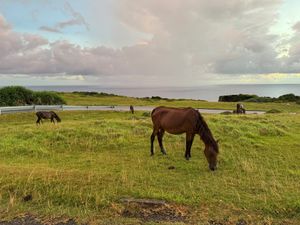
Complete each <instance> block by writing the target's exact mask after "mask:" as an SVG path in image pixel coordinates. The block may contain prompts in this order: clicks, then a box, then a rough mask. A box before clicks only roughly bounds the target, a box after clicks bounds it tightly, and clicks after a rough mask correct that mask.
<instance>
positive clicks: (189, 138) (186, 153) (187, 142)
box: [185, 133, 195, 160]
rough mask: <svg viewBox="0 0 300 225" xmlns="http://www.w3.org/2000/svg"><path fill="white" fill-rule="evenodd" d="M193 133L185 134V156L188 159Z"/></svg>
mask: <svg viewBox="0 0 300 225" xmlns="http://www.w3.org/2000/svg"><path fill="white" fill-rule="evenodd" d="M194 137H195V134H188V133H187V134H186V146H185V158H186V160H189V159H190V158H191V157H192V156H191V147H192V144H193V141H194Z"/></svg>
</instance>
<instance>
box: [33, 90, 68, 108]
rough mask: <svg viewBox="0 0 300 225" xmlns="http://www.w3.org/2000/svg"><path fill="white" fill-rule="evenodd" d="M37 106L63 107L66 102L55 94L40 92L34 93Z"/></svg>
mask: <svg viewBox="0 0 300 225" xmlns="http://www.w3.org/2000/svg"><path fill="white" fill-rule="evenodd" d="M33 96H34V104H35V105H62V104H66V102H65V101H64V100H63V99H62V98H61V97H60V96H59V95H58V94H57V93H55V92H49V91H38V92H34V93H33Z"/></svg>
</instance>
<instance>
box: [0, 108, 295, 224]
mask: <svg viewBox="0 0 300 225" xmlns="http://www.w3.org/2000/svg"><path fill="white" fill-rule="evenodd" d="M60 115H61V117H62V119H63V122H62V123H61V124H59V125H57V126H54V125H51V124H49V123H46V122H45V123H44V124H43V125H42V126H40V127H36V125H35V124H34V120H35V118H34V115H33V114H32V113H26V114H14V115H1V116H0V133H1V136H0V187H1V189H0V200H1V201H0V209H1V211H2V213H1V215H2V216H15V215H16V214H18V213H22V212H28V211H29V212H33V213H36V214H38V215H56V216H58V215H67V216H76V217H78V218H80V219H82V220H89V221H97V223H100V221H102V223H103V224H108V223H109V222H108V221H109V220H110V219H109V218H112V217H114V222H111V224H125V223H126V222H127V223H128V224H135V223H138V222H137V220H135V219H126V218H122V217H118V216H117V217H116V215H117V211H118V210H120V209H121V207H122V206H120V205H119V204H118V200H119V199H120V198H121V197H125V196H131V197H137V198H156V199H166V200H168V201H171V202H174V203H176V204H180V205H186V206H187V207H188V208H190V209H191V220H192V221H194V222H193V223H196V221H198V222H199V220H201V221H207V220H209V219H217V220H221V221H231V220H232V221H236V220H237V219H239V218H244V219H246V220H247V221H252V222H253V221H262V220H263V221H265V222H270V221H275V222H276V221H277V222H278V221H284V223H288V222H290V223H291V224H297V221H299V220H300V188H299V179H300V166H299V165H300V151H299V149H300V144H299V139H300V115H298V114H297V115H289V114H277V115H260V116H258V115H248V116H236V115H231V116H224V115H205V118H206V119H207V121H208V124H209V126H210V127H211V129H212V131H213V133H214V134H215V136H216V138H220V139H221V155H220V157H219V160H220V163H219V169H218V171H216V172H214V173H211V172H209V171H208V168H207V162H206V160H205V157H204V155H203V153H202V149H203V144H202V142H200V140H199V138H197V139H196V140H195V143H194V145H193V148H192V159H191V161H189V162H188V161H186V160H185V159H184V157H183V155H184V146H185V145H184V140H185V137H184V136H172V135H166V136H165V145H166V149H167V151H168V155H167V156H162V155H161V154H160V152H159V151H158V146H157V143H156V149H157V151H156V154H155V156H154V157H150V156H149V136H150V134H151V122H150V118H148V117H144V116H142V113H138V114H137V115H135V116H131V115H130V114H129V113H120V112H85V113H82V112H61V113H60ZM169 166H175V167H176V169H175V170H168V169H167V168H168V167H169ZM28 193H31V194H32V195H33V201H31V202H27V203H24V202H22V201H21V199H22V196H24V195H26V194H28ZM267 224H268V223H267Z"/></svg>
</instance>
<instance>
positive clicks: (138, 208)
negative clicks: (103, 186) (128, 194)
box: [121, 199, 188, 222]
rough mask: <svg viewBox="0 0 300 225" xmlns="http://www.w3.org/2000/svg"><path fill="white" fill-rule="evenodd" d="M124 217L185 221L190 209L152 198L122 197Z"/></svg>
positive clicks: (145, 219) (122, 213) (144, 219)
mask: <svg viewBox="0 0 300 225" xmlns="http://www.w3.org/2000/svg"><path fill="white" fill-rule="evenodd" d="M121 202H122V203H123V204H124V209H123V211H122V212H121V215H122V216H124V217H130V218H138V219H141V220H142V221H156V222H158V221H169V222H185V221H186V219H187V215H188V211H187V209H186V208H185V207H183V206H176V205H174V204H169V203H166V202H165V201H161V200H152V199H122V200H121Z"/></svg>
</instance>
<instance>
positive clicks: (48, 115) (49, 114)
mask: <svg viewBox="0 0 300 225" xmlns="http://www.w3.org/2000/svg"><path fill="white" fill-rule="evenodd" d="M36 116H37V117H38V119H37V121H36V124H41V122H43V121H42V119H50V120H51V122H52V123H55V120H56V122H61V119H60V118H59V117H58V115H57V114H56V113H55V112H53V111H50V112H46V111H40V112H37V113H36ZM54 119H55V120H54Z"/></svg>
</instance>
